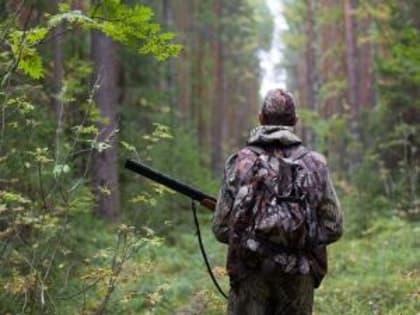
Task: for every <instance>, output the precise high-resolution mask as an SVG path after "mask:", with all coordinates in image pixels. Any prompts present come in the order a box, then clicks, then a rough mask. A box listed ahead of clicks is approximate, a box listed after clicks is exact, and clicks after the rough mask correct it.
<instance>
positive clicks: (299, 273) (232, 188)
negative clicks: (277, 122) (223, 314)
mask: <svg viewBox="0 0 420 315" xmlns="http://www.w3.org/2000/svg"><path fill="white" fill-rule="evenodd" d="M250 146H252V147H259V148H261V149H262V150H281V152H282V153H283V155H284V156H285V157H286V158H287V157H293V159H295V158H296V162H297V163H299V164H300V165H301V166H303V167H304V168H305V169H306V170H307V171H308V172H309V173H310V174H311V176H310V178H311V181H310V183H309V186H308V189H309V194H308V195H309V196H310V197H309V199H310V200H309V204H310V206H311V208H312V209H314V210H315V212H316V216H317V219H318V220H317V221H318V222H319V223H318V224H317V230H318V231H317V232H318V233H317V234H318V238H317V241H318V243H317V244H314V245H313V246H312V247H311V248H310V250H308V251H305V253H302V252H299V253H298V252H284V251H281V250H279V251H278V255H279V256H281V257H280V258H279V259H280V260H281V261H282V262H283V261H286V262H287V263H289V264H295V267H294V266H291V268H290V270H293V272H290V273H285V272H284V270H281V269H280V268H279V267H278V264H276V262H275V259H272V258H273V257H270V258H267V257H265V258H262V259H261V261H260V262H259V263H257V264H255V263H251V264H250V262H249V261H247V259H244V258H243V257H241V256H240V255H239V254H238V253H239V251H238V250H237V246H238V242H235V241H233V242H232V237H231V235H232V231H231V224H232V217H234V216H235V213H234V212H235V209H234V207H233V205H234V202H235V199H236V198H237V195H238V189H239V186H240V183H241V182H242V180H243V178H244V176H246V174H248V173H249V171H250V168H251V167H252V166H253V165H254V162H255V160H256V159H257V158H258V154H256V153H255V152H254V150H253V149H252V148H251V147H250ZM302 153H304V154H302ZM341 222H342V218H341V212H340V209H339V203H338V200H337V197H336V195H335V191H334V188H333V186H332V184H331V180H330V178H329V175H328V168H327V164H326V161H325V158H324V157H323V156H322V155H321V154H319V153H316V152H313V151H308V150H306V149H305V148H304V147H303V146H302V145H301V141H300V139H299V138H298V137H297V136H296V135H295V134H294V133H293V132H292V129H291V128H288V127H283V126H261V127H258V128H256V129H254V130H253V131H252V132H251V136H250V138H249V140H248V146H246V147H244V148H243V149H241V150H240V151H239V152H237V153H236V154H234V155H232V156H231V157H230V158H229V159H228V160H227V162H226V167H225V179H224V182H223V185H222V188H221V190H220V194H219V198H218V204H217V207H216V212H215V217H214V221H213V223H214V225H213V231H214V233H215V235H216V237H217V238H218V239H219V240H220V241H221V242H225V243H229V239H231V241H230V244H229V253H228V262H227V269H228V273H229V276H230V280H231V287H232V291H231V299H230V306H229V308H230V310H231V312H230V314H243V315H245V314H277V313H276V312H277V311H276V312H274V310H273V312H268V313H264V312H259V311H255V312H249V313H246V312H245V310H247V309H248V310H250V309H253V308H259V309H260V310H262V309H265V310H266V311H267V309H270V308H273V307H274V309H278V307H276V305H277V306H279V307H280V306H281V307H286V306H287V305H288V307H286V308H285V309H284V310H286V309H287V310H288V311H287V312H286V311H284V312H282V313H278V314H307V313H308V312H310V309H311V303H305V301H312V299H313V297H312V295H313V288H314V287H317V286H318V285H319V283H320V282H321V280H322V278H323V276H324V275H325V273H326V269H327V257H326V248H325V245H326V244H329V243H331V242H333V241H335V240H336V239H337V238H338V237H339V236H340V235H341ZM302 264H304V265H307V266H308V268H300V267H301V265H302ZM305 270H306V271H305ZM285 288H286V289H287V290H284V289H285ZM253 291H255V292H253ZM305 292H306V293H305ZM279 294H280V296H279ZM302 296H305V298H304V299H303V300H302ZM276 301H277V302H276ZM298 305H301V307H300V308H299V307H297V306H298ZM305 305H307V306H306V307H305ZM301 311H302V312H301Z"/></svg>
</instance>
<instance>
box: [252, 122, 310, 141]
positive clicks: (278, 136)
mask: <svg viewBox="0 0 420 315" xmlns="http://www.w3.org/2000/svg"><path fill="white" fill-rule="evenodd" d="M272 143H278V144H282V145H285V146H287V145H292V144H300V143H302V140H300V138H299V137H298V136H296V135H295V134H294V133H293V128H292V127H288V126H268V125H266V126H258V127H256V128H254V129H253V130H252V131H251V133H250V136H249V139H248V144H249V145H264V144H272Z"/></svg>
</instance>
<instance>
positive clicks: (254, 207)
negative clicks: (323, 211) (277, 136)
mask: <svg viewBox="0 0 420 315" xmlns="http://www.w3.org/2000/svg"><path fill="white" fill-rule="evenodd" d="M247 148H248V149H249V150H250V151H252V152H253V153H254V154H255V161H254V163H253V164H252V165H251V166H250V168H249V169H248V171H247V172H246V174H244V176H243V177H242V178H241V179H240V182H239V187H238V188H239V189H238V192H237V194H236V196H235V199H234V203H233V208H232V210H233V212H232V214H233V216H232V217H231V220H232V221H231V222H230V227H231V229H230V231H231V237H230V244H232V245H233V246H234V247H237V250H238V251H239V252H241V255H240V256H242V260H244V261H253V260H255V259H252V258H255V257H257V258H258V257H259V258H261V257H271V258H273V259H274V260H276V261H277V262H278V263H279V264H281V265H284V267H285V270H286V271H289V272H292V269H293V268H294V267H293V266H297V265H298V264H294V265H293V266H292V265H291V264H290V261H287V259H286V258H287V257H289V256H287V255H286V256H285V255H283V256H281V255H279V253H283V254H292V255H295V256H294V257H296V255H299V254H302V253H305V251H306V249H307V248H308V247H310V246H311V244H312V243H313V242H314V241H315V239H316V227H317V222H316V215H315V214H314V211H312V210H311V207H310V205H309V202H308V196H309V189H307V187H309V184H308V183H309V182H310V176H311V174H310V173H309V172H308V171H307V170H306V168H305V167H304V166H303V165H302V164H301V163H298V161H299V160H300V159H301V158H303V157H304V156H305V155H306V154H307V153H308V152H309V150H307V149H306V148H305V147H303V146H300V147H299V148H298V149H297V150H295V151H294V153H293V154H292V156H291V157H288V158H286V157H285V156H284V153H283V151H282V150H279V149H274V148H273V149H270V148H265V149H264V148H261V147H255V146H248V147H247ZM284 257H286V258H284ZM295 260H296V259H295ZM286 265H289V267H287V266H286ZM291 266H292V267H291ZM305 269H306V268H305Z"/></svg>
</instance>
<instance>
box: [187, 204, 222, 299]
mask: <svg viewBox="0 0 420 315" xmlns="http://www.w3.org/2000/svg"><path fill="white" fill-rule="evenodd" d="M191 210H192V213H193V217H194V224H195V228H196V234H197V238H198V245H199V246H200V251H201V254H202V255H203V259H204V262H205V263H206V266H207V271H208V273H209V275H210V278H211V280H212V281H213V283H214V285H215V286H216V288H217V290H218V291H219V292H220V294H221V295H223V297H224V298H225V299H228V296H227V295H226V293H225V292H223V290H222V288H221V287H220V284H219V283H218V282H217V279H216V277H215V276H214V274H213V271H212V270H211V266H210V263H209V260H208V258H207V254H206V250H205V249H204V244H203V239H202V238H201V231H200V224H199V222H198V217H197V206H196V204H195V201H194V200H191Z"/></svg>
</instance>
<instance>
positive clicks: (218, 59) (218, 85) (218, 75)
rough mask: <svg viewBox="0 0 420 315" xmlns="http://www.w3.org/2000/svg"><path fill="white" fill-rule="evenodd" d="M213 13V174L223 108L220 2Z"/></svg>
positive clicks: (219, 156) (216, 169)
mask: <svg viewBox="0 0 420 315" xmlns="http://www.w3.org/2000/svg"><path fill="white" fill-rule="evenodd" d="M213 12H214V19H215V21H214V24H215V28H214V29H215V30H214V34H213V36H214V39H213V53H214V103H213V107H212V108H213V110H212V127H211V128H212V132H211V134H212V137H211V146H212V147H211V149H212V151H211V167H212V170H213V171H214V172H215V174H219V173H220V172H221V169H222V140H223V139H222V135H223V124H224V119H223V107H224V97H223V96H224V93H223V88H224V69H223V66H224V64H223V42H222V36H221V34H222V25H221V20H222V0H215V1H214V6H213Z"/></svg>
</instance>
